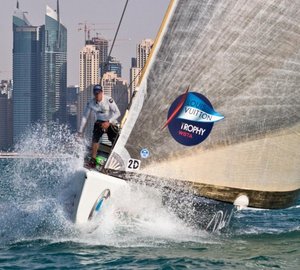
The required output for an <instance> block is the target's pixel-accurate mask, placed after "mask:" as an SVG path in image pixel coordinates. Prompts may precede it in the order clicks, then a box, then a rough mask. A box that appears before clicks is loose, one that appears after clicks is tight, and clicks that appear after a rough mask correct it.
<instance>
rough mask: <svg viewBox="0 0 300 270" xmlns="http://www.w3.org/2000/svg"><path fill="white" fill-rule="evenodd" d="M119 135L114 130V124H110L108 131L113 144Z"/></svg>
mask: <svg viewBox="0 0 300 270" xmlns="http://www.w3.org/2000/svg"><path fill="white" fill-rule="evenodd" d="M117 134H118V132H117V130H116V129H115V128H114V126H113V125H112V124H110V126H109V127H108V129H107V137H108V139H109V140H110V141H111V143H112V144H114V141H115V139H116V137H117Z"/></svg>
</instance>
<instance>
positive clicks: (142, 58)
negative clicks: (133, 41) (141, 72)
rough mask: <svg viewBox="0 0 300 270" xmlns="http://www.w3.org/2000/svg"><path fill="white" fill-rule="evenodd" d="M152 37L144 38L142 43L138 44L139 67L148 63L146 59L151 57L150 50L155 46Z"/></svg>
mask: <svg viewBox="0 0 300 270" xmlns="http://www.w3.org/2000/svg"><path fill="white" fill-rule="evenodd" d="M153 43H154V42H153V40H152V39H143V40H142V41H141V43H139V44H138V45H137V46H136V58H137V67H138V68H143V67H144V66H145V64H146V61H147V59H148V57H149V54H150V51H151V49H152V46H153Z"/></svg>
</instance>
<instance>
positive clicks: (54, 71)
mask: <svg viewBox="0 0 300 270" xmlns="http://www.w3.org/2000/svg"><path fill="white" fill-rule="evenodd" d="M40 38H41V51H42V54H41V55H42V57H41V65H42V74H41V80H42V118H43V121H44V122H45V123H50V122H53V121H54V122H59V123H66V122H67V110H66V108H67V101H66V95H67V29H66V27H65V26H63V25H62V24H61V22H60V17H59V5H58V1H57V10H56V11H55V10H53V9H51V8H50V7H48V6H47V13H46V18H45V25H43V26H42V27H41V28H40Z"/></svg>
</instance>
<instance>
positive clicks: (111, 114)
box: [78, 84, 121, 167]
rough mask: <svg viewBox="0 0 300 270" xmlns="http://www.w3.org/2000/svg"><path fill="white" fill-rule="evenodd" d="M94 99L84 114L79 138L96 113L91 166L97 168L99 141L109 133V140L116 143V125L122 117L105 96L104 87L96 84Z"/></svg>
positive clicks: (114, 105)
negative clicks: (90, 118)
mask: <svg viewBox="0 0 300 270" xmlns="http://www.w3.org/2000/svg"><path fill="white" fill-rule="evenodd" d="M93 92H94V98H93V99H91V100H90V101H89V102H88V103H87V105H86V107H85V110H84V112H83V116H82V120H81V124H80V128H79V131H78V133H79V136H82V134H83V132H84V129H85V126H86V123H87V120H88V118H89V116H90V114H91V112H94V113H95V115H96V119H97V120H96V122H95V124H94V130H93V139H92V158H91V161H90V164H89V166H90V167H95V166H96V156H97V151H98V148H99V140H100V138H101V137H102V135H103V133H107V136H108V139H109V140H110V141H111V142H112V143H114V141H115V139H116V136H117V132H116V128H115V125H116V124H117V119H118V117H119V116H120V115H121V113H120V110H119V108H118V106H117V104H116V103H115V101H114V100H113V99H112V98H111V97H107V96H105V95H104V94H103V90H102V86H101V85H99V84H96V85H95V86H94V88H93Z"/></svg>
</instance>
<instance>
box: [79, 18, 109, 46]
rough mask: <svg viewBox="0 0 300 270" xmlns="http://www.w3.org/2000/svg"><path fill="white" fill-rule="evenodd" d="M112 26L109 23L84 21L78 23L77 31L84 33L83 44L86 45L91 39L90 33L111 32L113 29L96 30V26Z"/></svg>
mask: <svg viewBox="0 0 300 270" xmlns="http://www.w3.org/2000/svg"><path fill="white" fill-rule="evenodd" d="M98 24H99V25H105V24H106V25H112V24H109V23H103V24H100V23H88V22H87V21H85V22H84V23H78V31H84V44H86V41H87V40H90V38H91V31H97V30H102V31H103V30H113V28H96V27H95V26H96V25H98Z"/></svg>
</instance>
